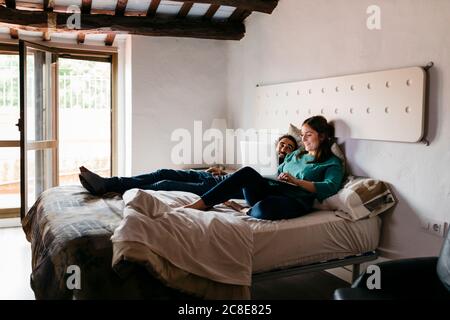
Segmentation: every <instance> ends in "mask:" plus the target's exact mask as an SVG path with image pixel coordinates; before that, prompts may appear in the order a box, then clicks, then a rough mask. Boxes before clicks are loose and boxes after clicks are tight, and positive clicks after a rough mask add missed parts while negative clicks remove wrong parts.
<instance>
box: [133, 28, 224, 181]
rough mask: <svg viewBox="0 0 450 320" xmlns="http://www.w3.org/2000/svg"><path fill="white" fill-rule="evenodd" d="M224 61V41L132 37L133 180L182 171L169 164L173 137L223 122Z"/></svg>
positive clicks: (173, 144) (173, 143)
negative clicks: (197, 126) (157, 172)
mask: <svg viewBox="0 0 450 320" xmlns="http://www.w3.org/2000/svg"><path fill="white" fill-rule="evenodd" d="M226 55H227V44H226V42H223V41H215V40H201V39H188V38H156V37H142V36H133V37H132V39H131V56H132V58H131V61H132V65H131V70H132V71H131V81H132V94H131V100H132V101H131V104H132V159H131V161H132V174H138V173H146V172H149V170H155V169H159V168H175V167H182V166H176V165H174V164H173V162H172V161H171V150H172V148H173V147H174V146H175V145H176V144H177V143H176V142H172V141H171V134H172V132H173V131H174V130H175V129H177V128H185V129H188V130H189V131H190V132H193V128H194V121H202V125H203V129H204V130H205V129H207V128H209V127H210V125H211V122H212V120H213V119H214V118H225V116H226V107H227V91H226V84H227V75H226V73H227V56H226Z"/></svg>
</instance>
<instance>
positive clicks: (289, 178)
mask: <svg viewBox="0 0 450 320" xmlns="http://www.w3.org/2000/svg"><path fill="white" fill-rule="evenodd" d="M278 180H281V181H285V182H288V183H292V184H295V185H296V186H298V185H299V181H300V179H297V178H294V177H293V176H291V175H290V174H289V173H285V172H282V173H280V175H279V176H278Z"/></svg>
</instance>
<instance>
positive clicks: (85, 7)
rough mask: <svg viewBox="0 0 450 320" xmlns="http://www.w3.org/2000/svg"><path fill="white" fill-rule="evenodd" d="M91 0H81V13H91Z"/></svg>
mask: <svg viewBox="0 0 450 320" xmlns="http://www.w3.org/2000/svg"><path fill="white" fill-rule="evenodd" d="M91 8H92V0H82V1H81V13H84V14H89V13H91Z"/></svg>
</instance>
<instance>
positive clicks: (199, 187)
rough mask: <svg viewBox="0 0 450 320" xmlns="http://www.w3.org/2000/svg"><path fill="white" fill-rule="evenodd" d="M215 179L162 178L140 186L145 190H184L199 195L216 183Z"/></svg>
mask: <svg viewBox="0 0 450 320" xmlns="http://www.w3.org/2000/svg"><path fill="white" fill-rule="evenodd" d="M217 183H218V182H217V181H216V180H215V179H207V180H205V181H203V182H183V181H173V180H162V181H158V182H156V183H154V184H151V185H145V186H142V187H141V189H146V190H163V191H185V192H192V193H195V194H196V195H199V196H201V195H202V194H204V193H205V192H207V191H209V190H210V189H211V188H213V187H214V186H216V185H217Z"/></svg>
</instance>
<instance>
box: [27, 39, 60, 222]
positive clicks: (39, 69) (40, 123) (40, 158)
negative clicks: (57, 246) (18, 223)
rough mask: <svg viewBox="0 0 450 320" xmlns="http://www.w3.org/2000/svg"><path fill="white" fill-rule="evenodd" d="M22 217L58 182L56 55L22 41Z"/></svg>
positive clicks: (52, 51)
mask: <svg viewBox="0 0 450 320" xmlns="http://www.w3.org/2000/svg"><path fill="white" fill-rule="evenodd" d="M19 53H20V119H19V123H18V126H19V130H20V159H21V161H20V173H21V176H20V191H21V209H20V216H21V219H23V217H24V216H25V214H26V213H27V211H28V209H29V207H30V206H31V205H32V204H33V203H34V202H35V200H36V199H37V197H38V196H39V195H40V194H41V193H42V192H43V191H45V190H46V189H48V188H50V187H53V186H56V185H58V175H57V174H56V173H57V172H58V153H57V147H58V143H57V141H58V137H57V130H56V128H57V123H56V122H57V83H58V82H57V81H58V79H57V76H58V73H57V59H58V57H57V54H56V53H55V52H54V49H52V48H50V47H46V46H43V45H40V44H36V43H32V42H28V41H23V40H20V42H19Z"/></svg>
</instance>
